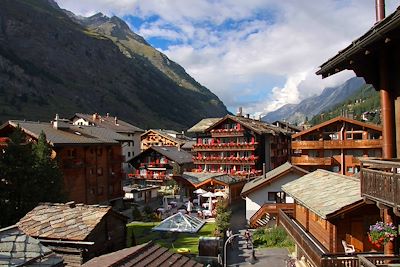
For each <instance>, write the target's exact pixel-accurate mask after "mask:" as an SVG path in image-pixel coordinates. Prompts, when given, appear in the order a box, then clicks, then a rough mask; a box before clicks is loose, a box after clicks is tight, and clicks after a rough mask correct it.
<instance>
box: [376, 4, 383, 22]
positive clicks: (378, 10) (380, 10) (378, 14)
mask: <svg viewBox="0 0 400 267" xmlns="http://www.w3.org/2000/svg"><path fill="white" fill-rule="evenodd" d="M375 15H376V22H379V21H381V20H383V19H384V18H385V0H375Z"/></svg>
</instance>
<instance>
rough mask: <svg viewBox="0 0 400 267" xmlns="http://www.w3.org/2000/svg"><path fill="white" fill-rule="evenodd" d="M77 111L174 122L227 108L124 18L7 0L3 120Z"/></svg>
mask: <svg viewBox="0 0 400 267" xmlns="http://www.w3.org/2000/svg"><path fill="white" fill-rule="evenodd" d="M75 112H83V113H92V112H98V113H103V114H104V113H106V112H109V113H110V114H111V115H116V116H118V117H120V118H121V119H124V120H126V121H129V122H131V123H133V124H136V125H138V126H140V127H143V128H150V127H157V128H173V129H184V128H187V127H188V126H191V125H193V124H195V123H196V122H198V121H199V120H200V119H201V118H204V117H220V116H223V115H225V114H227V113H228V111H227V109H226V107H225V106H224V104H223V103H222V102H221V101H220V100H219V99H218V97H217V96H215V95H214V94H213V93H212V92H210V91H209V90H208V89H207V88H205V87H204V86H202V85H200V84H199V83H197V82H196V81H195V80H194V79H193V78H192V77H190V76H189V75H188V74H187V73H186V72H185V70H184V69H183V68H182V67H181V66H179V65H178V64H176V63H175V62H173V61H171V60H169V59H168V58H167V57H166V56H165V55H164V54H162V53H160V52H159V51H157V50H155V49H154V48H153V47H151V46H150V45H149V44H148V43H147V42H146V41H145V40H144V39H143V38H142V37H140V36H139V35H137V34H135V33H133V32H132V31H131V30H130V29H129V27H128V26H127V25H126V23H125V22H124V21H122V20H121V19H119V18H117V17H112V18H108V17H106V16H104V15H102V14H96V15H95V16H92V17H89V18H83V17H78V16H75V15H73V14H72V13H71V12H68V11H65V10H61V9H60V8H59V7H58V6H57V4H55V3H54V2H50V1H48V0H2V3H1V8H0V121H4V120H6V119H11V118H12V119H34V120H50V119H51V118H52V117H53V116H54V114H55V113H59V114H60V115H62V116H64V117H68V116H71V115H72V114H73V113H75Z"/></svg>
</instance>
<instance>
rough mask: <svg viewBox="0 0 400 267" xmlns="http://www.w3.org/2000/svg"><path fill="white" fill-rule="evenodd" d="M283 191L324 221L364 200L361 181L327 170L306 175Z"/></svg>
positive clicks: (286, 186) (285, 186)
mask: <svg viewBox="0 0 400 267" xmlns="http://www.w3.org/2000/svg"><path fill="white" fill-rule="evenodd" d="M282 189H283V191H285V192H286V193H287V194H289V195H290V196H291V197H293V198H294V199H295V200H296V202H298V203H299V204H301V205H303V206H305V207H306V208H308V209H310V210H311V211H312V212H314V213H316V214H317V215H318V216H320V217H321V218H323V219H327V218H328V217H330V216H333V215H335V214H337V213H338V212H340V210H341V209H343V208H345V207H348V206H351V205H354V204H356V203H357V202H361V201H362V200H363V199H362V198H361V190H360V180H359V179H356V178H353V177H349V176H344V175H341V174H337V173H333V172H329V171H326V170H316V171H314V172H312V173H309V174H307V175H304V176H303V177H300V178H299V179H297V180H295V181H293V182H290V183H287V184H285V185H283V186H282Z"/></svg>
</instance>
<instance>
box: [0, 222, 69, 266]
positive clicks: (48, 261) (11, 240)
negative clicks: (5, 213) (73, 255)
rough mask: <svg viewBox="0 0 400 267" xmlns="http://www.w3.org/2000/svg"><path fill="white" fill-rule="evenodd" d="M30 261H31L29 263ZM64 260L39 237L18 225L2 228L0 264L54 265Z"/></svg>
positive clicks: (0, 230) (0, 234)
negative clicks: (29, 234)
mask: <svg viewBox="0 0 400 267" xmlns="http://www.w3.org/2000/svg"><path fill="white" fill-rule="evenodd" d="M28 262H29V263H28ZM62 262H63V259H62V258H61V257H59V256H56V255H55V254H54V253H53V252H52V251H51V250H50V249H49V248H47V247H45V246H43V245H42V244H41V243H40V242H39V241H38V240H37V239H35V238H32V237H29V236H27V235H25V234H24V233H23V232H22V231H21V230H19V229H18V227H17V226H16V225H13V226H10V227H7V228H3V229H0V266H21V265H24V266H43V267H45V266H53V265H57V264H60V263H62Z"/></svg>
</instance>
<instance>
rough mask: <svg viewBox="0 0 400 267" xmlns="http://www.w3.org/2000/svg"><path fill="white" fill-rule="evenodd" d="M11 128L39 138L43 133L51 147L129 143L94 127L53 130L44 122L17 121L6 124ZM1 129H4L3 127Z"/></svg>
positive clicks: (126, 139) (120, 137)
mask: <svg viewBox="0 0 400 267" xmlns="http://www.w3.org/2000/svg"><path fill="white" fill-rule="evenodd" d="M8 123H9V124H10V125H11V126H13V127H17V125H19V126H20V127H21V128H22V130H23V131H24V132H26V133H27V134H28V135H30V136H32V137H34V138H35V139H37V138H39V135H40V133H41V132H42V131H43V132H44V133H45V134H46V138H47V141H48V142H49V143H50V144H51V145H53V146H57V145H65V144H104V143H106V144H118V141H129V140H131V139H129V138H128V137H126V136H123V135H121V134H118V133H116V132H113V131H111V130H108V129H105V128H100V127H94V126H74V125H72V124H71V125H68V126H67V127H65V128H62V129H55V128H54V127H53V125H52V124H50V123H45V122H32V121H18V120H13V121H9V122H8ZM3 127H6V126H5V125H3Z"/></svg>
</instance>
